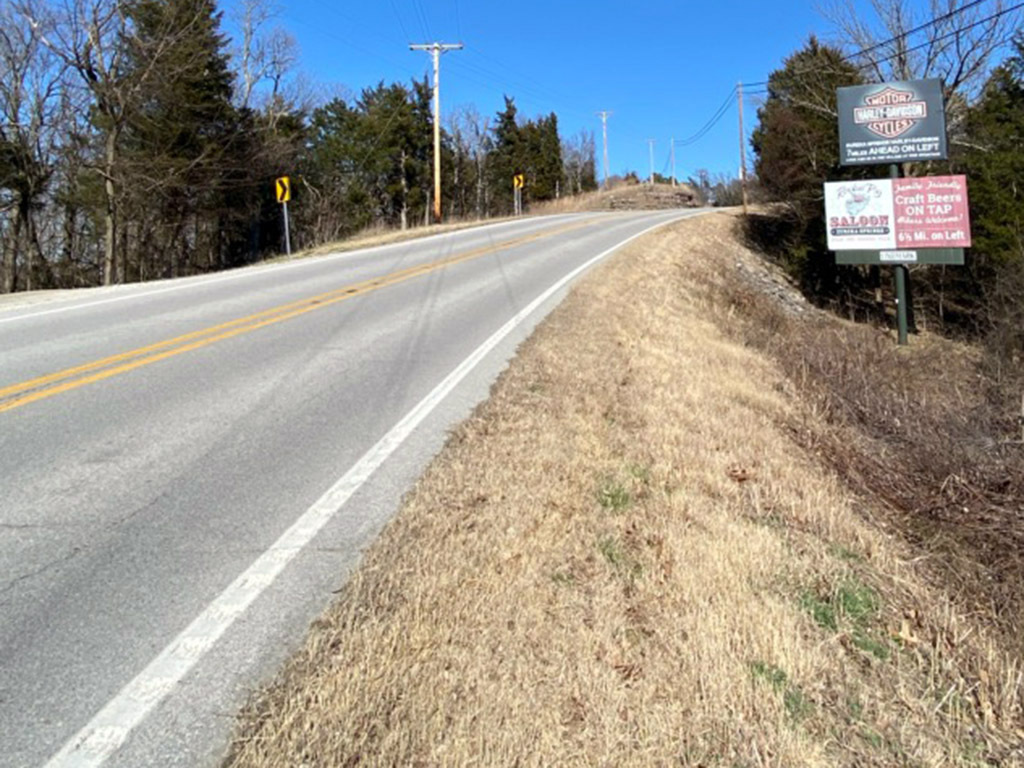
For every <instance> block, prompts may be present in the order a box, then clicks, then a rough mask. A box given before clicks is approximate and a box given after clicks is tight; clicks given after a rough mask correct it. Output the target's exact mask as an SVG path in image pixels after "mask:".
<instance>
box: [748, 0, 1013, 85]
mask: <svg viewBox="0 0 1024 768" xmlns="http://www.w3.org/2000/svg"><path fill="white" fill-rule="evenodd" d="M985 2H989V0H971V2H969V3H967V4H965V5H962V6H960V7H959V8H955V9H954V10H952V11H949V12H948V13H944V14H942V15H941V16H936V17H935V18H933V19H930V20H929V21H926V22H925V23H924V24H919V25H918V26H916V27H914V28H913V29H908V30H907V31H906V32H901V33H900V34H898V35H894V36H893V37H890V38H889V39H888V40H883V41H882V42H880V43H874V44H872V45H869V46H868V47H867V48H862V49H861V50H859V51H854V52H853V53H850V54H847V55H845V56H842V57H841V58H840V59H839V61H840V62H849V61H852V60H853V59H857V58H860V57H862V56H864V55H865V54H867V53H869V52H870V51H873V50H876V49H878V48H884V47H885V46H887V45H892V44H893V43H896V42H899V41H900V40H902V39H905V38H907V37H910V36H911V35H915V34H917V33H918V32H922V31H924V30H926V29H928V28H929V27H933V26H935V25H936V24H939V23H941V22H943V21H948V20H949V19H951V18H953V17H954V16H957V15H959V14H961V13H963V12H964V11H968V10H970V9H971V8H974V7H975V6H978V5H981V4H982V3H985ZM1022 7H1024V3H1018V4H1017V5H1014V6H1011V7H1009V8H1004V9H1002V10H1000V11H997V12H996V13H993V14H992V15H991V16H988V17H986V18H984V19H980V20H978V21H975V22H973V23H971V24H969V25H967V26H966V27H962V28H960V29H955V30H953V31H952V32H947V33H946V34H944V35H940V36H939V37H936V38H935V39H933V40H927V41H925V42H924V43H921V44H920V45H916V46H914V47H912V48H907V49H906V50H903V51H898V52H896V53H894V54H893V55H891V56H887V57H886V58H884V59H873V60H872V63H874V64H881V63H882V62H885V61H891V60H892V59H895V58H896V57H897V56H902V55H905V54H907V53H911V52H913V51H917V50H920V49H921V48H925V47H927V46H929V45H933V44H935V43H939V42H942V41H943V40H946V39H948V38H950V37H953V36H955V35H959V34H961V33H963V32H966V31H967V30H968V29H973V28H974V27H977V26H979V25H981V24H985V23H987V22H989V21H993V20H995V19H998V18H999V17H1000V16H1005V15H1006V14H1007V13H1011V12H1013V11H1015V10H1017V9H1019V8H1022ZM812 71H814V70H813V69H811V68H807V69H803V70H798V71H797V72H795V73H794V74H796V75H802V74H804V73H806V72H812ZM769 82H770V81H768V80H759V81H757V82H754V83H750V85H754V86H757V85H768V84H769Z"/></svg>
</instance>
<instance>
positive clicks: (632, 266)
mask: <svg viewBox="0 0 1024 768" xmlns="http://www.w3.org/2000/svg"><path fill="white" fill-rule="evenodd" d="M766 297H767V298H766ZM780 297H781V298H780ZM766 300H767V301H769V302H770V303H771V304H772V306H775V307H778V306H781V307H783V308H784V310H783V313H782V314H783V315H784V316H788V317H793V318H796V320H794V322H800V323H809V324H814V323H825V324H827V323H830V322H832V321H830V320H828V319H827V318H825V317H823V316H822V315H821V314H820V313H818V312H816V311H814V310H811V309H810V308H808V307H807V306H806V305H804V304H803V303H802V302H801V300H800V299H799V297H797V296H794V295H793V294H792V292H791V291H789V290H788V289H787V288H786V286H785V284H784V283H783V282H782V281H781V280H779V279H778V278H777V277H776V276H775V275H774V274H773V273H772V271H771V270H770V269H768V268H767V267H765V265H764V264H763V263H762V262H761V261H760V260H759V259H758V258H757V257H756V256H755V255H754V254H752V253H750V252H749V251H747V250H746V249H745V248H743V247H742V246H741V245H740V244H739V242H738V238H737V235H736V220H735V218H734V217H733V216H732V215H730V214H728V213H718V214H713V215H708V216H705V217H702V218H699V219H694V220H691V221H688V222H683V223H680V224H678V225H674V226H673V227H672V228H670V229H668V230H663V231H661V232H659V233H655V234H652V235H649V236H647V237H645V238H643V239H641V240H639V241H637V242H636V243H634V244H633V245H632V246H630V247H629V248H627V249H625V250H623V251H622V252H621V253H619V254H618V255H617V256H615V257H614V258H613V259H612V260H610V261H608V262H606V263H605V264H604V265H602V266H601V267H599V268H597V269H595V270H594V271H593V272H592V273H590V274H589V275H588V276H587V277H586V278H585V279H584V280H583V281H581V283H580V284H579V285H578V286H577V287H576V288H575V289H574V290H573V291H572V293H571V294H570V296H569V297H568V298H567V299H566V301H565V302H564V303H563V304H562V305H561V306H560V307H559V308H558V309H557V310H556V311H554V312H553V313H552V314H551V316H550V317H549V318H548V320H547V321H545V323H544V324H543V325H542V326H541V327H540V328H539V329H538V331H537V332H536V333H535V335H534V336H533V337H532V338H531V339H530V340H529V341H528V342H527V343H526V344H524V345H523V347H522V348H521V350H520V353H519V355H518V356H517V358H516V359H515V360H514V361H513V362H512V364H511V365H510V368H509V369H508V371H507V372H506V373H505V374H504V375H503V376H502V378H501V379H500V380H499V382H498V383H497V384H496V385H495V387H494V389H493V392H492V396H491V398H490V400H489V401H488V402H486V403H484V404H482V405H481V406H480V407H479V408H478V409H477V410H476V412H475V413H474V415H473V417H472V418H470V419H468V420H467V421H466V422H465V423H464V424H463V425H462V426H461V427H460V428H459V429H457V430H456V431H455V433H454V434H453V435H452V436H451V439H450V440H449V443H448V445H447V446H446V448H445V449H444V451H443V452H442V453H441V454H440V455H439V456H438V457H437V458H436V459H435V461H434V462H433V464H432V465H431V467H430V468H429V470H428V471H427V472H426V473H425V475H424V476H423V477H422V478H421V480H420V481H419V483H418V484H417V486H416V488H415V489H414V491H413V492H412V493H411V494H410V495H409V497H408V498H407V500H406V503H405V504H404V506H403V508H402V509H401V511H400V512H399V513H398V514H397V516H396V517H395V518H394V520H393V521H392V522H391V523H390V524H389V526H388V527H387V528H386V530H385V531H384V533H383V534H382V536H381V538H380V539H379V540H378V541H377V542H376V544H375V545H374V546H373V547H372V548H371V549H370V551H368V552H367V554H366V557H365V560H364V563H363V564H362V566H361V567H360V569H359V570H358V571H357V573H356V574H355V575H354V576H353V578H352V579H351V580H350V581H349V582H348V583H347V585H346V586H345V588H344V589H343V590H342V592H341V594H340V596H339V599H338V601H337V604H336V606H335V607H334V608H333V609H332V610H331V611H330V612H329V613H328V614H327V615H325V616H324V617H323V618H322V620H321V621H319V622H318V623H317V624H316V625H315V626H314V627H313V628H312V630H311V633H310V636H309V639H308V641H307V643H306V646H305V648H304V649H303V650H302V651H301V652H300V653H299V654H298V655H297V656H296V657H295V658H294V659H293V660H292V662H291V663H290V664H289V665H288V667H287V668H286V669H285V670H283V671H282V673H281V675H280V677H279V679H278V680H277V681H275V683H274V684H273V685H272V686H270V687H269V688H268V689H267V690H265V691H263V692H261V693H260V695H259V696H257V697H255V698H254V700H253V703H252V705H251V707H250V708H249V711H248V712H246V713H245V715H244V717H243V721H242V725H241V726H240V733H239V738H238V741H237V745H236V748H235V750H234V751H233V753H232V754H231V756H230V757H229V759H228V761H227V763H228V764H229V765H232V766H278V765H423V766H432V765H467V764H482V765H581V766H582V765H616V766H618V765H636V766H650V765H663V764H664V765H668V764H674V765H684V766H715V765H723V766H732V765H747V766H796V765H800V766H851V767H852V766H868V765H875V766H892V765H929V766H931V765H935V766H937V765H964V766H966V765H1020V764H1022V761H1024V752H1022V750H1021V745H1022V744H1024V730H1022V728H1024V720H1022V709H1021V707H1022V682H1021V679H1022V678H1021V669H1020V666H1019V661H1018V659H1017V656H1016V655H1015V654H1014V653H1013V652H1012V651H1011V650H1010V649H1008V648H1007V646H1006V645H1005V643H1004V642H1003V640H1002V635H1001V634H1000V633H999V632H998V631H996V630H995V629H990V627H989V626H988V625H987V623H986V621H985V617H984V616H983V615H982V614H981V613H979V612H976V611H974V610H973V609H972V608H970V606H967V605H965V604H964V602H963V601H962V600H961V599H960V596H959V595H958V594H956V593H955V592H954V591H953V590H952V589H950V588H948V587H947V586H945V584H944V583H943V581H942V580H941V579H940V578H937V577H936V573H937V572H936V571H935V569H933V568H931V566H930V565H929V563H928V562H927V558H926V557H921V555H922V552H921V550H919V549H917V548H916V547H915V545H914V544H913V542H911V541H910V540H909V539H908V538H906V537H904V536H902V535H900V533H899V531H898V529H897V528H895V527H894V526H893V523H892V522H891V521H892V518H891V516H890V515H889V514H888V511H887V510H886V509H885V508H884V505H880V504H879V503H878V502H877V501H876V500H872V499H871V498H870V497H867V496H864V495H861V494H857V493H855V492H854V491H853V490H852V487H851V486H850V485H849V484H848V482H846V480H845V479H844V477H843V476H841V475H840V474H839V473H837V471H836V469H835V465H834V464H833V463H831V462H830V461H828V460H827V457H826V456H825V455H824V454H823V453H822V452H821V451H819V450H817V449H816V447H815V446H816V445H818V444H817V443H816V442H815V440H814V439H813V436H815V435H825V434H827V433H828V432H829V430H830V429H832V427H831V426H830V425H829V424H828V423H827V422H826V420H825V418H824V416H825V415H824V414H823V413H821V412H820V411H818V410H817V409H816V408H815V407H813V403H812V402H811V401H809V400H806V399H804V397H803V396H802V395H801V391H800V388H799V386H798V383H797V382H795V381H794V380H793V379H792V378H789V377H787V375H786V372H785V370H784V369H783V367H781V366H780V365H779V364H778V363H776V362H775V361H774V360H773V359H772V358H771V357H769V356H768V355H767V354H766V353H765V352H763V351H761V349H762V348H763V346H764V345H763V344H760V343H759V339H761V338H763V337H764V336H765V335H766V334H767V335H770V334H771V333H772V331H773V329H774V330H778V329H781V328H782V325H781V323H783V321H782V320H779V319H778V317H777V316H776V315H773V314H772V313H770V312H766V311H764V309H763V308H762V307H761V303H762V302H763V301H766ZM772 318H775V319H772ZM836 342H837V343H839V342H840V340H839V339H838V338H837V339H836Z"/></svg>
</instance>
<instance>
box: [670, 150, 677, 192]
mask: <svg viewBox="0 0 1024 768" xmlns="http://www.w3.org/2000/svg"><path fill="white" fill-rule="evenodd" d="M669 146H670V147H671V148H672V186H673V187H674V186H675V185H676V140H675V138H672V139H670V140H669Z"/></svg>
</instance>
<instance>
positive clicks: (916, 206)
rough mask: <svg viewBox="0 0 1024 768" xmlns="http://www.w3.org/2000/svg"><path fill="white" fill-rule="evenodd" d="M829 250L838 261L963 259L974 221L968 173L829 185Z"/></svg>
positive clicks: (827, 196)
mask: <svg viewBox="0 0 1024 768" xmlns="http://www.w3.org/2000/svg"><path fill="white" fill-rule="evenodd" d="M825 218H826V224H827V232H828V247H829V250H832V251H835V252H836V257H837V262H838V263H840V264H842V263H848V264H849V263H865V260H864V258H863V255H862V254H860V253H858V254H857V255H856V256H854V254H849V255H848V256H847V257H846V258H843V255H844V252H849V251H857V252H865V251H874V252H877V258H875V257H872V258H871V259H870V260H868V261H867V263H882V264H884V263H921V264H927V263H944V264H952V263H963V261H962V259H963V252H962V250H957V252H955V253H951V252H949V251H948V249H963V248H969V247H970V245H971V221H970V211H969V208H968V198H967V178H966V177H965V176H924V177H920V178H911V179H870V180H860V181H832V182H826V183H825Z"/></svg>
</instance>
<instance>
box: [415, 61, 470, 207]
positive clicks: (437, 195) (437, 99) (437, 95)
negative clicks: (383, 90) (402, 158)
mask: <svg viewBox="0 0 1024 768" xmlns="http://www.w3.org/2000/svg"><path fill="white" fill-rule="evenodd" d="M462 47H463V46H462V43H424V44H422V45H410V46H409V50H410V51H429V52H430V53H431V54H432V55H433V57H434V223H436V224H440V223H441V54H442V53H446V52H448V51H460V50H462Z"/></svg>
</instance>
